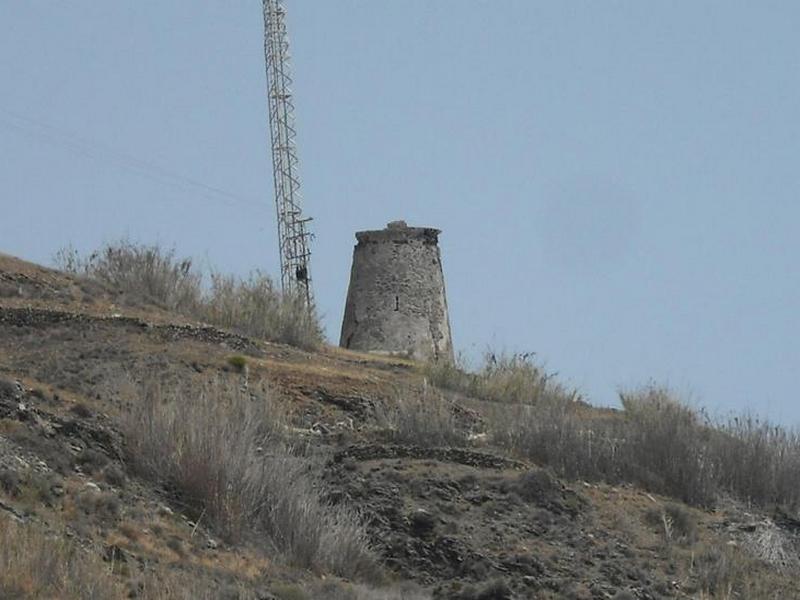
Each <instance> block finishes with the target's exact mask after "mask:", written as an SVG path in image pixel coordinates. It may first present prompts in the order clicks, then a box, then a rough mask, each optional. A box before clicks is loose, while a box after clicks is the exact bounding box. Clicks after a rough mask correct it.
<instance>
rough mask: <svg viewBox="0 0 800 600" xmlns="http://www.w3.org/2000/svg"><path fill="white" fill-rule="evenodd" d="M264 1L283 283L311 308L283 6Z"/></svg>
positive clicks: (306, 233)
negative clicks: (302, 298)
mask: <svg viewBox="0 0 800 600" xmlns="http://www.w3.org/2000/svg"><path fill="white" fill-rule="evenodd" d="M262 2H263V8H264V54H265V56H266V64H267V86H268V94H267V96H268V99H269V130H270V136H271V138H272V171H273V176H274V180H275V206H276V208H277V217H278V246H279V252H280V260H281V287H282V289H283V291H284V292H289V293H297V294H300V295H301V296H302V297H304V298H305V301H306V303H307V305H308V306H309V308H310V307H311V306H312V305H313V301H314V299H313V294H312V290H311V270H310V258H311V248H310V245H309V242H310V241H311V233H310V232H309V231H308V227H307V226H308V223H309V221H311V219H310V218H304V217H303V211H302V198H301V196H300V176H299V169H298V164H299V161H298V159H297V146H296V143H295V137H296V129H295V119H294V103H293V102H292V90H291V86H292V77H291V71H290V69H289V37H288V34H287V32H286V9H285V8H284V6H283V2H282V0H262Z"/></svg>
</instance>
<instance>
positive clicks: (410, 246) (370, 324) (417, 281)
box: [339, 221, 453, 361]
mask: <svg viewBox="0 0 800 600" xmlns="http://www.w3.org/2000/svg"><path fill="white" fill-rule="evenodd" d="M440 233H441V232H440V231H439V230H438V229H432V228H429V227H408V226H407V225H406V223H405V221H395V222H393V223H389V225H387V226H386V229H382V230H378V231H359V232H358V233H356V239H357V240H358V244H357V245H356V247H355V250H354V251H353V268H352V270H351V272H350V288H349V290H348V292H347V304H346V305H345V310H344V322H343V323H342V337H341V339H340V342H339V345H340V346H342V347H343V348H350V349H352V350H361V351H365V352H382V353H403V354H408V355H410V356H411V357H413V358H416V359H418V360H429V359H432V360H448V361H452V360H453V343H452V341H451V338H450V320H449V317H448V314H447V298H446V296H445V289H444V275H443V273H442V259H441V254H440V253H439V246H438V241H439V234H440Z"/></svg>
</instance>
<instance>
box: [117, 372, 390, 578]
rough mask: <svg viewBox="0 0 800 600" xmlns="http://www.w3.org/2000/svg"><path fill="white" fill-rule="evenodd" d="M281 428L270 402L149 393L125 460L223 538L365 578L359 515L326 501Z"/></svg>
mask: <svg viewBox="0 0 800 600" xmlns="http://www.w3.org/2000/svg"><path fill="white" fill-rule="evenodd" d="M282 424H283V420H282V415H281V413H280V411H279V410H278V409H277V408H276V406H275V405H274V404H272V403H270V402H269V400H268V399H266V398H253V397H251V396H250V395H249V394H244V393H242V392H241V391H240V390H239V389H238V388H227V387H225V386H215V387H213V388H211V389H205V390H201V391H200V392H197V393H191V392H185V393H176V394H174V395H172V396H171V397H168V396H167V395H166V394H165V393H164V392H163V391H161V390H160V389H159V388H154V389H153V390H150V391H149V392H148V393H147V394H145V395H144V397H143V398H142V401H141V402H140V403H139V404H137V405H136V406H135V407H134V408H133V410H132V412H131V415H130V416H129V417H128V418H127V420H126V422H125V425H124V432H125V437H126V444H127V456H128V460H129V462H130V464H131V465H132V466H133V467H134V468H135V469H136V470H137V471H138V472H139V473H140V474H141V475H143V476H144V477H146V478H148V479H151V480H154V481H157V482H159V483H161V484H163V485H164V486H165V487H167V488H168V489H173V490H174V491H175V492H176V493H177V494H178V495H179V496H180V500H181V501H182V502H183V503H185V504H187V505H188V506H189V507H191V509H192V510H193V511H194V512H195V513H196V515H195V516H196V518H198V519H202V520H203V521H204V522H205V523H207V524H209V525H210V526H211V527H212V528H213V529H214V530H215V531H217V532H218V534H219V535H221V536H223V537H224V538H226V539H227V540H229V541H231V542H238V541H244V540H248V541H251V542H257V543H259V544H260V545H261V546H262V547H264V548H266V549H268V550H272V551H274V552H275V553H276V555H280V556H283V557H286V558H287V559H288V560H289V562H291V563H292V564H294V565H296V566H300V567H303V568H310V569H314V570H316V571H320V572H331V573H335V574H338V575H341V576H345V577H371V576H373V575H374V574H375V573H376V562H375V559H374V557H373V553H372V549H371V547H370V544H369V541H368V539H367V535H366V533H365V530H364V528H363V527H362V524H361V519H360V515H359V514H358V512H356V511H355V510H353V509H351V508H349V507H348V506H345V505H333V504H331V503H329V502H328V501H326V500H325V498H324V490H323V488H322V484H321V480H320V477H319V469H318V465H317V463H316V462H315V461H314V460H313V459H311V458H307V457H304V456H300V455H299V454H297V453H295V452H293V451H292V450H291V448H289V447H288V446H287V445H286V442H285V441H284V439H283V435H282V431H283V427H282Z"/></svg>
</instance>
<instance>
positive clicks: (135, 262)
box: [55, 240, 323, 349]
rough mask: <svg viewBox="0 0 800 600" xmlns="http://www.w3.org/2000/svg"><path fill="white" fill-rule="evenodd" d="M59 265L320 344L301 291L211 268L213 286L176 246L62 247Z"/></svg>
mask: <svg viewBox="0 0 800 600" xmlns="http://www.w3.org/2000/svg"><path fill="white" fill-rule="evenodd" d="M55 262H56V265H57V266H58V267H59V268H60V269H62V270H64V271H66V272H68V273H72V274H76V275H81V276H84V277H88V278H90V279H92V280H96V281H100V282H102V283H104V284H106V285H108V286H110V287H113V288H115V289H118V290H121V291H123V292H125V293H127V294H130V295H131V296H134V297H138V298H141V299H146V300H149V301H152V302H155V303H156V304H158V305H160V306H163V307H164V308H167V309H169V310H173V311H176V312H178V313H181V314H184V315H186V316H189V317H192V318H195V319H198V320H201V321H204V322H207V323H209V324H211V325H215V326H218V327H225V328H228V329H231V330H233V331H236V332H238V333H241V334H243V335H248V336H251V337H258V338H262V339H266V340H268V341H273V342H280V343H285V344H291V345H293V346H298V347H301V348H306V349H314V348H317V347H319V346H320V345H321V344H322V340H323V335H322V327H321V325H320V322H319V318H318V316H317V314H316V311H315V310H313V309H312V310H311V311H309V310H308V309H307V307H306V305H305V302H304V301H303V299H302V298H300V297H299V296H296V295H293V294H284V293H283V292H281V290H279V289H276V287H275V285H274V283H273V282H272V280H271V279H270V278H269V277H268V276H267V275H265V274H263V273H260V272H256V273H253V274H251V275H250V276H249V277H248V278H246V279H238V278H236V277H232V276H227V275H222V274H220V273H214V272H212V273H211V275H210V285H208V286H206V285H205V277H204V274H203V272H202V271H199V270H198V269H197V268H196V267H195V266H194V264H193V263H192V261H191V260H190V259H186V258H180V257H178V256H177V255H176V254H175V251H174V250H166V249H164V248H162V247H161V246H158V245H153V246H147V245H139V244H134V243H132V242H130V241H127V240H123V241H120V242H115V243H111V244H107V245H106V246H104V247H103V248H102V249H100V250H98V251H96V252H94V253H92V254H91V255H89V256H88V257H82V256H81V255H80V254H79V253H78V252H77V251H76V250H75V249H74V248H66V249H62V250H60V251H59V252H58V253H57V254H56V257H55Z"/></svg>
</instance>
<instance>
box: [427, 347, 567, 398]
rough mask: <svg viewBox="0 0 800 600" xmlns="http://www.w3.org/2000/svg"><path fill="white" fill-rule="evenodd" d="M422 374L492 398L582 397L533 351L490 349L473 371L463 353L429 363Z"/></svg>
mask: <svg viewBox="0 0 800 600" xmlns="http://www.w3.org/2000/svg"><path fill="white" fill-rule="evenodd" d="M423 375H424V376H425V378H426V379H427V380H428V381H429V382H430V383H431V384H432V385H435V386H437V387H439V388H442V389H447V390H452V391H456V392H460V393H462V394H466V395H467V396H471V397H473V398H478V399H480V400H486V401H489V402H503V403H511V404H535V403H538V402H542V401H546V400H555V399H558V400H569V401H575V400H579V396H578V393H577V392H576V391H574V390H570V389H568V388H566V387H564V386H563V385H561V384H560V383H559V382H558V381H557V380H556V379H555V376H554V375H552V374H549V373H547V372H546V371H545V370H544V369H543V368H542V367H541V366H539V365H537V364H536V363H535V362H534V355H533V354H530V353H522V354H506V353H495V352H492V351H487V352H485V353H484V355H483V360H482V361H481V364H480V366H479V367H478V368H477V369H476V370H474V371H470V370H468V369H467V368H466V366H465V360H464V359H463V358H461V357H459V359H457V360H456V362H455V363H449V362H446V361H441V362H432V363H428V364H426V365H425V366H424V367H423Z"/></svg>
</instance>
